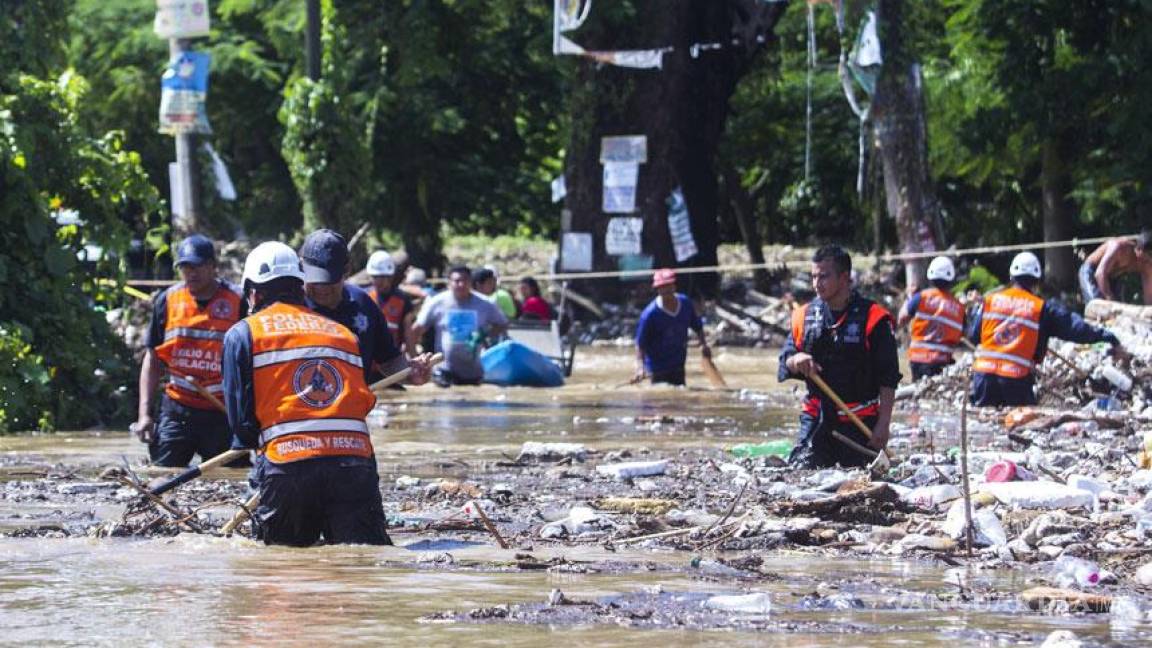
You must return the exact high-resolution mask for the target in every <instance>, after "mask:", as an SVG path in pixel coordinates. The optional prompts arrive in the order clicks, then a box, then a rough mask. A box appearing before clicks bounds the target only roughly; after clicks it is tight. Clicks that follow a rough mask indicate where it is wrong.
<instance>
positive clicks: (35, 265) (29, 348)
mask: <svg viewBox="0 0 1152 648" xmlns="http://www.w3.org/2000/svg"><path fill="white" fill-rule="evenodd" d="M69 4H70V3H66V2H39V3H37V2H23V3H16V4H12V3H6V4H4V5H3V6H2V7H0V26H3V27H2V28H0V30H2V31H3V32H4V34H6V33H7V32H8V30H9V29H11V28H12V27H13V26H16V27H17V31H19V28H25V29H24V32H22V33H21V34H20V36H19V37H18V38H12V39H9V38H3V39H0V60H4V61H10V62H15V63H16V66H14V67H7V68H6V69H5V70H4V71H3V72H0V313H3V315H2V316H0V431H3V430H8V429H29V428H35V427H52V426H54V425H56V426H64V427H75V426H84V425H90V424H93V423H97V422H100V421H106V420H108V419H109V418H110V417H112V416H115V415H116V414H117V410H118V409H119V408H121V407H124V406H126V405H127V404H128V399H127V393H126V390H124V389H121V386H122V385H124V384H125V382H126V381H127V380H128V378H129V375H130V372H129V365H128V362H127V353H126V350H125V349H124V347H123V344H122V343H120V342H119V341H118V340H117V339H116V338H115V337H114V336H113V335H112V334H111V331H110V330H109V328H108V325H107V322H106V321H105V319H104V314H103V313H102V312H101V311H100V310H98V309H97V308H94V306H97V305H105V304H109V303H113V302H117V301H118V300H119V297H118V292H119V286H120V283H119V280H121V279H122V278H123V269H124V266H123V258H124V257H123V255H122V254H121V252H122V251H125V250H127V249H128V238H129V236H130V232H131V225H132V224H133V223H134V222H137V221H139V220H141V219H143V218H144V217H145V216H146V215H148V214H150V213H152V212H154V211H155V210H157V209H158V207H159V202H158V199H157V196H156V192H155V190H154V189H153V188H152V186H151V185H150V184H149V183H148V181H147V178H146V176H145V174H144V172H143V168H142V167H141V164H140V157H139V156H138V155H137V154H136V153H134V152H132V151H130V150H128V149H127V148H126V147H125V146H124V142H123V137H122V135H121V134H120V133H117V132H109V133H103V134H101V133H94V132H92V131H90V130H88V129H87V128H86V123H87V119H86V116H85V115H84V107H85V97H86V91H87V84H86V82H85V81H84V79H83V78H81V77H79V76H78V75H76V74H74V73H73V72H71V71H66V70H64V69H63V68H62V67H61V65H62V62H63V60H64V56H63V49H64V47H63V45H64V41H65V39H66V37H67V34H66V30H65V29H64V26H65V25H66V22H65V16H66V15H67V10H68V9H69ZM32 26H36V27H38V28H43V29H44V31H37V30H31V31H32V33H28V32H29V28H30V27H32ZM49 27H50V28H49ZM0 35H2V34H0ZM34 36H35V37H34Z"/></svg>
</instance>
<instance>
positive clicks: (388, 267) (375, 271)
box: [365, 250, 396, 277]
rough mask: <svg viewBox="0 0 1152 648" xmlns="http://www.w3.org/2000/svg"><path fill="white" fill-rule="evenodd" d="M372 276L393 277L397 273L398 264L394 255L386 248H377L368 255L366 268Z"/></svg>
mask: <svg viewBox="0 0 1152 648" xmlns="http://www.w3.org/2000/svg"><path fill="white" fill-rule="evenodd" d="M365 270H367V271H368V275H369V276H372V277H391V276H392V275H394V274H396V264H395V263H394V262H393V261H392V255H391V254H388V253H387V252H385V251H384V250H376V251H375V252H373V253H372V256H370V257H368V266H367V268H365Z"/></svg>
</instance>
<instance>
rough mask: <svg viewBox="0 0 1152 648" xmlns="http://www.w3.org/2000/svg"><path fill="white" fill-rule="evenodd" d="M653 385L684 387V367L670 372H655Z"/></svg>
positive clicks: (653, 373) (652, 378)
mask: <svg viewBox="0 0 1152 648" xmlns="http://www.w3.org/2000/svg"><path fill="white" fill-rule="evenodd" d="M651 380H652V384H653V385H655V384H657V383H665V384H668V385H683V384H684V367H680V368H678V369H669V370H668V371H653V372H652V377H651Z"/></svg>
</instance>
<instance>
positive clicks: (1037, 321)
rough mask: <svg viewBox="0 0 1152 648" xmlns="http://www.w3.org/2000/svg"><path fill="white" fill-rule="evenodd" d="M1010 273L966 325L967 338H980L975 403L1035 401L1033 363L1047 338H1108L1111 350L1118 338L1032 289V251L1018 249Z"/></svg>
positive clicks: (1036, 278) (1035, 278)
mask: <svg viewBox="0 0 1152 648" xmlns="http://www.w3.org/2000/svg"><path fill="white" fill-rule="evenodd" d="M1009 274H1010V276H1011V279H1012V285H1011V286H1010V287H1009V288H1005V289H1004V290H999V291H996V292H993V293H989V294H988V295H986V296H985V297H984V301H983V303H982V304H980V306H979V307H978V308H977V310H976V311H975V313H974V314H973V317H972V320H971V322H969V325H968V336H969V338H970V339H971V340H972V341H973V342H979V347H978V348H977V349H976V360H975V362H974V363H973V364H972V404H973V405H976V406H980V407H985V406H988V407H995V406H1001V405H1006V406H1016V405H1035V404H1036V394H1035V392H1034V391H1033V389H1032V386H1033V368H1034V367H1036V366H1037V365H1039V364H1040V362H1041V361H1042V360H1043V359H1044V353H1045V352H1046V351H1047V349H1048V338H1049V337H1057V338H1060V339H1062V340H1068V341H1070V342H1080V343H1083V344H1091V343H1093V342H1108V343H1110V344H1111V345H1112V348H1113V351H1114V352H1118V351H1120V341H1119V340H1117V339H1116V336H1115V335H1113V334H1112V333H1111V332H1109V331H1107V330H1105V329H1101V328H1097V327H1095V326H1092V325H1091V324H1089V323H1087V322H1085V321H1084V318H1082V317H1080V316H1079V315H1077V314H1076V313H1073V312H1070V311H1069V310H1067V309H1065V308H1064V307H1063V306H1061V305H1059V304H1056V303H1054V302H1051V301H1048V300H1045V299H1043V298H1041V297H1038V296H1037V295H1036V294H1035V293H1036V289H1037V288H1038V287H1039V284H1040V277H1041V271H1040V259H1038V258H1036V255H1035V254H1032V253H1031V252H1021V253H1020V254H1017V255H1016V257H1015V258H1014V259H1012V265H1011V267H1010V269H1009Z"/></svg>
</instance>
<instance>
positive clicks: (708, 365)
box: [700, 355, 728, 387]
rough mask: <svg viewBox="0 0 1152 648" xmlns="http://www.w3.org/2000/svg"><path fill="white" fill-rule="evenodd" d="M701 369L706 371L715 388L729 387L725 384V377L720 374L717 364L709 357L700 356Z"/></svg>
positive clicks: (705, 373)
mask: <svg viewBox="0 0 1152 648" xmlns="http://www.w3.org/2000/svg"><path fill="white" fill-rule="evenodd" d="M700 368H701V369H703V370H704V375H705V376H706V377H707V378H708V382H710V383H712V386H713V387H727V386H728V383H727V382H725V380H724V376H723V375H721V374H720V370H719V369H717V368H716V363H715V362H712V358H709V357H708V356H704V355H702V356H700Z"/></svg>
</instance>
